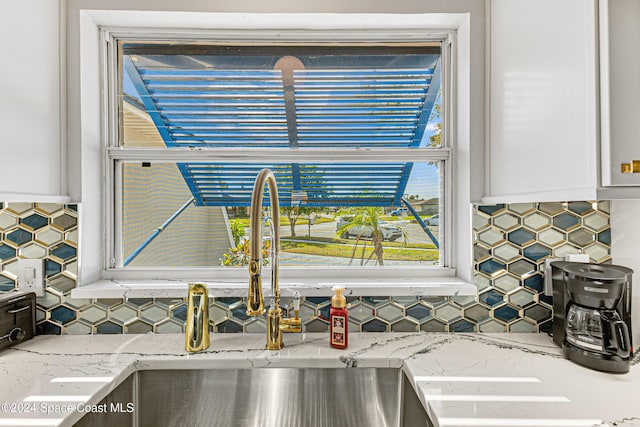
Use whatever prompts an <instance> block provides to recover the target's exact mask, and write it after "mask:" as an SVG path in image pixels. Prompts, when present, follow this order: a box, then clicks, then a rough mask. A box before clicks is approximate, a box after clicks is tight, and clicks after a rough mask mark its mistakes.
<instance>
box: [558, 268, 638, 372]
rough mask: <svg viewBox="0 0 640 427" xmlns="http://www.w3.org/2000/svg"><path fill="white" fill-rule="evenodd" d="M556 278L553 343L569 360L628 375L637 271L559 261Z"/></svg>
mask: <svg viewBox="0 0 640 427" xmlns="http://www.w3.org/2000/svg"><path fill="white" fill-rule="evenodd" d="M551 274H552V283H553V341H554V342H555V343H556V344H558V345H559V346H561V347H562V352H563V354H564V355H565V357H567V358H568V359H570V360H572V361H574V362H576V363H579V364H581V365H584V366H587V367H589V368H593V369H597V370H600V371H605V372H615V373H625V372H628V371H629V366H630V363H631V357H632V354H633V346H632V343H631V275H632V274H633V270H631V269H630V268H627V267H622V266H618V265H611V264H586V263H577V262H565V261H555V262H552V263H551Z"/></svg>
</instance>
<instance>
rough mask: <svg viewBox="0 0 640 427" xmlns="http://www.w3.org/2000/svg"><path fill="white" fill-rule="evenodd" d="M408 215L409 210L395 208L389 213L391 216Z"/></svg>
mask: <svg viewBox="0 0 640 427" xmlns="http://www.w3.org/2000/svg"><path fill="white" fill-rule="evenodd" d="M408 213H409V209H407V208H397V209H394V210H392V211H391V212H389V215H391V216H405V215H407V214H408Z"/></svg>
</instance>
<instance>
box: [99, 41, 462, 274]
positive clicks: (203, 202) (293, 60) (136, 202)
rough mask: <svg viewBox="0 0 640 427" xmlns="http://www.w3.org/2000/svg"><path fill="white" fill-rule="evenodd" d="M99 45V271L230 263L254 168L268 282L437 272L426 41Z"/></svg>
mask: <svg viewBox="0 0 640 427" xmlns="http://www.w3.org/2000/svg"><path fill="white" fill-rule="evenodd" d="M113 46H114V47H115V48H114V49H113V50H112V51H111V55H110V56H109V58H110V60H111V64H110V68H109V69H110V70H112V73H113V74H114V77H115V78H112V79H111V81H112V82H113V84H114V86H115V90H113V89H112V90H111V92H110V93H111V94H114V93H115V95H116V96H115V101H116V102H115V103H114V104H113V105H114V106H115V109H114V111H115V112H116V113H115V114H113V115H112V117H113V119H114V120H113V123H111V126H109V128H110V129H112V130H113V132H112V133H111V137H110V139H109V147H108V148H107V162H108V170H109V171H110V179H109V180H107V188H106V192H107V193H108V194H112V195H113V197H112V198H110V200H113V203H111V204H110V205H109V206H108V209H109V212H108V213H107V217H108V218H110V219H111V221H109V225H110V227H109V229H110V235H111V236H112V238H111V239H110V251H109V255H110V256H109V260H108V262H109V267H110V269H112V270H113V271H120V272H123V271H124V272H126V271H135V270H137V271H139V270H149V269H154V270H156V271H158V270H162V269H167V268H169V267H170V268H181V269H186V270H188V269H196V270H198V269H200V270H201V269H205V270H207V269H212V271H211V272H209V273H208V274H209V276H211V275H212V274H213V275H215V273H213V271H216V270H220V269H226V270H228V269H236V270H237V267H242V266H244V265H246V258H247V257H246V255H247V254H246V251H247V249H248V242H247V238H248V233H249V229H248V226H249V221H248V209H247V208H248V206H249V204H250V196H251V190H252V186H253V180H254V179H255V176H256V175H257V173H258V172H259V171H260V169H262V168H264V167H268V168H270V169H272V170H273V171H274V173H275V175H276V179H277V181H278V188H279V195H280V205H281V209H280V216H281V246H282V252H281V258H280V265H281V266H282V267H283V270H286V268H287V267H292V268H294V269H295V268H306V267H313V268H314V269H315V271H318V270H322V269H335V268H338V269H346V270H349V269H351V270H358V271H359V272H360V273H361V272H362V270H363V269H368V268H369V269H370V268H372V267H380V266H385V268H389V267H391V270H393V269H394V267H396V268H406V267H415V268H432V269H433V268H435V269H442V268H446V267H447V261H448V260H447V256H448V253H449V251H448V250H447V238H446V235H447V233H446V230H447V217H448V210H447V209H446V199H447V191H448V188H449V186H450V180H451V178H450V172H449V169H450V167H451V166H450V149H449V139H448V135H447V132H446V127H445V126H444V124H445V123H446V117H447V102H446V99H447V94H448V88H447V85H446V82H445V80H446V79H444V78H443V75H444V74H445V72H444V71H443V70H446V69H447V66H448V65H447V64H446V63H444V61H443V57H445V55H443V50H444V49H446V48H443V46H445V44H444V43H443V42H442V41H441V40H433V41H425V42H422V43H412V44H408V43H366V44H362V43H361V44H353V43H352V44H350V43H338V44H337V45H335V44H329V43H324V44H292V45H288V44H283V45H264V44H260V45H257V44H256V45H252V44H242V45H238V44H228V43H227V44H225V43H215V42H211V41H201V40H198V41H195V40H181V41H180V42H178V43H166V42H162V41H156V40H147V39H135V38H134V39H127V38H119V37H117V36H114V38H113ZM265 200H268V198H265ZM267 229H268V227H267ZM267 234H268V233H267ZM268 244H269V243H268V241H267V242H265V254H266V253H267V249H268V248H267V246H268ZM265 259H266V261H265V262H268V257H265ZM376 270H378V268H376ZM242 272H244V269H242ZM154 274H157V273H154ZM165 274H167V275H170V274H171V273H170V272H169V271H167V272H166V273H165ZM376 274H378V273H376Z"/></svg>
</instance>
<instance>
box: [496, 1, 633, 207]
mask: <svg viewBox="0 0 640 427" xmlns="http://www.w3.org/2000/svg"><path fill="white" fill-rule="evenodd" d="M616 1H618V0H616ZM596 18H597V6H596V4H595V1H594V0H563V1H556V0H536V1H531V0H491V1H490V13H489V28H490V30H489V39H488V42H489V52H488V54H489V60H488V63H489V70H488V73H489V80H488V83H489V88H488V94H489V100H488V114H489V116H488V117H489V118H488V121H487V123H488V130H487V162H486V179H487V183H486V191H485V197H484V198H483V202H487V203H491V202H517V201H550V200H584V199H593V198H595V196H596V188H597V166H596V165H597V160H596V153H597V129H598V121H597V119H598V117H597V108H596V100H597V91H596V89H597V81H596V78H597V72H596V71H597V60H596V40H597V37H596V35H597V19H596ZM638 102H640V101H638ZM639 119H640V117H639ZM636 123H639V124H640V120H636ZM638 158H639V159H640V152H639V154H638Z"/></svg>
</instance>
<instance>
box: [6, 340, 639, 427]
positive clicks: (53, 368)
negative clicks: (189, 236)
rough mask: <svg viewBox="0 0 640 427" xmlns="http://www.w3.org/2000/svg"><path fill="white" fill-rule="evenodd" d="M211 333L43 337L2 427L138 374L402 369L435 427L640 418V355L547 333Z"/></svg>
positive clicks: (13, 366) (45, 415) (9, 390)
mask: <svg viewBox="0 0 640 427" xmlns="http://www.w3.org/2000/svg"><path fill="white" fill-rule="evenodd" d="M264 344H265V336H264V334H213V335H212V343H211V347H210V348H209V349H208V350H207V351H204V352H201V353H194V354H192V353H187V352H185V351H184V335H177V334H176V335H165V334H155V335H154V334H147V335H85V336H39V337H36V338H35V339H33V340H31V341H28V342H25V343H22V344H20V345H17V346H14V347H11V348H8V349H6V350H4V351H2V352H0V426H18V425H29V426H31V425H34V426H35V425H40V426H70V425H73V423H74V422H76V421H77V420H78V419H79V418H80V417H81V416H82V415H83V414H82V413H81V412H79V411H77V410H75V409H74V408H76V407H77V405H78V404H79V403H80V404H82V405H95V404H97V403H98V402H99V401H100V400H101V399H102V398H104V397H105V396H106V395H107V394H109V392H110V391H111V390H113V389H114V388H115V387H116V386H117V385H118V384H120V383H121V382H122V381H123V380H124V379H125V378H127V377H128V376H129V375H130V374H132V373H133V372H135V371H136V370H145V369H208V368H227V367H228V368H260V367H309V366H312V367H327V368H330V367H343V368H357V367H396V368H402V369H403V370H404V371H405V373H406V374H407V377H408V378H409V380H410V381H411V382H412V385H413V387H414V389H415V390H416V391H417V394H418V397H419V398H420V400H421V401H422V403H423V405H424V407H425V408H426V410H427V413H428V414H429V416H430V417H431V418H432V420H433V422H434V424H435V425H436V426H443V427H444V426H492V427H494V426H594V427H595V426H599V427H605V426H625V427H626V426H640V363H639V362H640V356H639V355H638V354H636V357H635V359H634V363H633V365H632V367H631V371H630V372H629V373H628V374H624V375H613V374H606V373H601V372H597V371H593V370H591V369H587V368H584V367H581V366H578V365H576V364H574V363H572V362H570V361H568V360H565V359H564V358H563V357H562V355H561V352H560V349H559V348H558V347H556V346H555V345H554V344H553V342H552V340H551V338H550V337H548V336H546V335H543V334H460V333H457V334H453V333H452V334H444V333H357V334H356V333H352V334H350V336H349V348H348V349H347V350H336V349H332V348H330V347H329V340H328V336H327V334H313V333H307V334H287V335H286V336H285V347H284V348H283V349H282V350H280V351H267V350H264Z"/></svg>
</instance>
